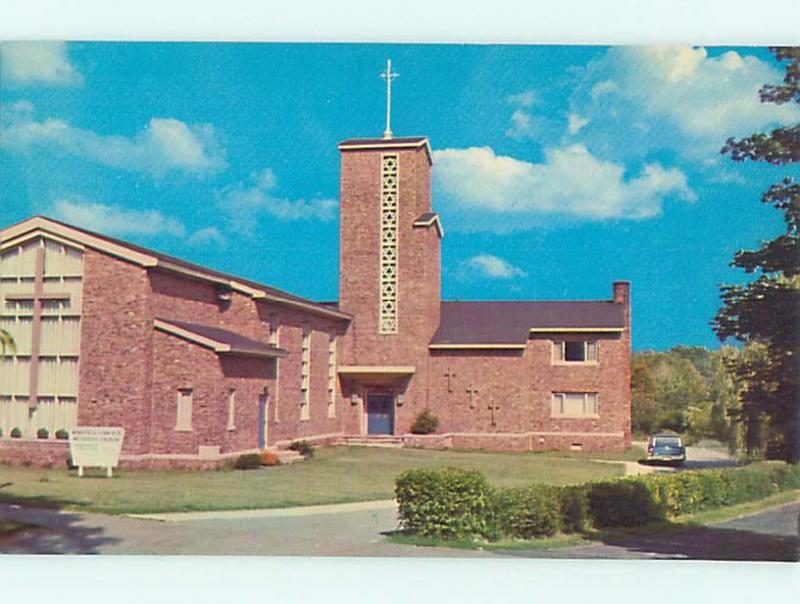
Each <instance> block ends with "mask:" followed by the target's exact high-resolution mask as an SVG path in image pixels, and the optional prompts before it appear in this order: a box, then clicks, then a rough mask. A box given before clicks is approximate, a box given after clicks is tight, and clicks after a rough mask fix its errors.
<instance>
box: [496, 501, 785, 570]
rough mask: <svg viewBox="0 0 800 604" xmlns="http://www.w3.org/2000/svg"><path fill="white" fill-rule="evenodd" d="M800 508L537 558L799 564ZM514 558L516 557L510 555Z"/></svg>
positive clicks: (620, 539) (616, 539)
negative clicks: (736, 561) (737, 561)
mask: <svg viewBox="0 0 800 604" xmlns="http://www.w3.org/2000/svg"><path fill="white" fill-rule="evenodd" d="M799 534H800V502H794V503H790V504H787V505H784V506H781V507H778V508H772V509H770V510H766V511H764V512H760V513H758V514H753V515H751V516H744V517H742V518H737V519H734V520H728V521H727V522H722V523H719V524H715V525H709V526H699V527H687V528H685V529H682V530H677V531H675V532H672V533H670V534H662V535H647V536H635V537H614V538H610V539H607V540H605V541H604V542H602V543H598V544H596V545H588V546H582V547H573V548H569V549H564V550H550V551H546V552H521V553H520V554H519V555H522V556H523V557H527V556H528V555H529V554H530V555H532V556H534V557H537V558H584V559H586V558H599V559H648V558H649V559H659V558H661V559H689V560H746V561H778V562H797V561H798V560H800V539H798V535H799ZM507 553H508V554H511V552H507Z"/></svg>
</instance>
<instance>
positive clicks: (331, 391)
mask: <svg viewBox="0 0 800 604" xmlns="http://www.w3.org/2000/svg"><path fill="white" fill-rule="evenodd" d="M328 417H336V336H335V335H333V334H331V335H330V340H328Z"/></svg>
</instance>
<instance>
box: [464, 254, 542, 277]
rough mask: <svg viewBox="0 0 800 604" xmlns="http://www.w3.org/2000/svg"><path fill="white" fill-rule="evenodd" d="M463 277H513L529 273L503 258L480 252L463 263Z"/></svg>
mask: <svg viewBox="0 0 800 604" xmlns="http://www.w3.org/2000/svg"><path fill="white" fill-rule="evenodd" d="M460 268H461V273H462V276H463V277H465V278H466V277H470V276H478V277H483V278H487V279H511V278H512V277H525V276H526V275H527V273H526V272H525V271H523V270H522V269H520V268H517V267H516V266H513V265H512V264H510V263H508V262H506V261H505V260H503V259H502V258H498V257H497V256H493V255H491V254H478V255H477V256H473V257H472V258H470V259H469V260H465V261H463V262H462V263H461V266H460Z"/></svg>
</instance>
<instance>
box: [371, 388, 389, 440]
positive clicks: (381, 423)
mask: <svg viewBox="0 0 800 604" xmlns="http://www.w3.org/2000/svg"><path fill="white" fill-rule="evenodd" d="M367 433H368V434H394V396H393V395H391V394H370V395H368V396H367Z"/></svg>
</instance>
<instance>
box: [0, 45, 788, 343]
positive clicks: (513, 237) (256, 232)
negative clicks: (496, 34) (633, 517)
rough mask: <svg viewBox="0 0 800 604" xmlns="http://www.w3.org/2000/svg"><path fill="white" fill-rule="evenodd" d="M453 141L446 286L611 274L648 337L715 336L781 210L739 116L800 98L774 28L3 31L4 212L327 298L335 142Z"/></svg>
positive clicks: (579, 295)
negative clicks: (147, 34)
mask: <svg viewBox="0 0 800 604" xmlns="http://www.w3.org/2000/svg"><path fill="white" fill-rule="evenodd" d="M387 57H391V58H392V61H393V64H394V66H395V69H396V71H398V72H399V73H400V77H399V78H398V79H397V80H395V82H394V87H393V105H392V107H393V111H392V127H393V130H394V133H395V135H396V136H407V135H419V134H423V135H427V136H428V137H430V141H431V144H432V147H433V149H434V153H435V167H434V198H433V203H434V209H435V210H437V211H439V212H440V214H441V215H442V219H443V223H444V226H445V230H446V237H445V239H444V241H443V248H442V250H443V254H442V255H443V292H444V296H445V297H446V298H448V299H456V298H459V299H585V298H589V299H592V298H608V297H609V296H610V290H611V281H612V280H615V279H629V280H631V282H632V288H633V304H634V308H633V313H634V347H635V348H636V349H644V348H655V349H665V348H668V347H670V346H674V345H677V344H690V345H703V346H710V347H715V346H717V345H718V342H717V341H716V339H715V337H714V334H713V332H712V331H711V329H710V327H709V325H708V322H709V321H710V319H711V318H712V317H713V316H714V314H715V312H716V309H717V307H718V305H719V298H718V284H719V283H721V282H738V281H742V280H743V278H744V277H743V275H742V274H741V273H740V272H738V271H735V270H733V269H730V268H728V266H727V265H728V263H729V262H730V260H731V258H732V256H733V254H734V252H735V251H736V250H738V249H741V248H748V247H755V246H756V245H757V244H758V241H759V240H760V239H766V238H771V237H773V236H775V235H776V234H778V233H780V232H781V230H782V228H783V226H782V221H781V217H780V215H779V214H778V212H775V211H774V210H771V209H769V208H767V207H764V206H762V204H761V203H759V198H760V195H761V192H762V191H763V190H764V189H765V188H766V187H767V186H768V185H769V184H770V183H771V182H774V181H776V180H777V179H778V178H780V177H782V176H783V175H784V174H785V169H778V168H771V167H764V166H759V165H741V164H734V163H733V162H731V161H730V160H729V159H728V158H727V157H724V156H721V155H720V154H719V148H720V147H721V146H722V145H723V144H724V142H725V139H726V138H727V137H728V136H745V135H748V134H751V133H752V132H755V131H763V130H766V129H769V128H772V127H775V126H777V125H779V124H786V123H796V122H797V121H800V109H798V107H797V106H796V105H795V106H783V107H775V106H770V105H762V104H760V103H759V101H758V97H757V90H758V88H759V86H760V85H761V84H763V83H765V82H768V81H776V80H778V79H779V78H781V77H782V72H783V70H782V68H781V67H780V66H779V65H777V64H776V63H775V62H774V60H773V59H772V57H771V55H770V54H769V53H768V52H767V51H766V50H764V49H754V48H663V47H659V48H635V47H615V48H608V47H597V46H595V47H581V46H491V45H490V46H464V45H377V44H376V45H361V44H352V45H348V44H305V45H304V44H293V45H289V44H193V43H183V44H150V43H138V44H137V43H70V44H60V43H48V44H32V43H14V44H10V43H8V44H3V46H2V51H1V52H0V62H1V64H0V118H1V121H0V177H1V178H2V186H1V187H0V225H7V224H10V223H13V222H16V221H19V220H22V219H24V218H26V217H28V216H30V215H32V214H37V213H38V214H45V215H49V216H52V217H55V218H60V219H63V220H66V221H68V222H72V223H75V224H80V225H82V226H85V227H87V228H91V229H95V230H98V231H100V232H103V233H106V234H109V235H114V236H118V237H120V238H123V239H127V240H130V241H133V242H136V243H139V244H142V245H145V246H149V247H153V248H155V249H158V250H161V251H164V252H167V253H171V254H175V255H178V256H181V257H184V258H186V259H189V260H192V261H195V262H198V263H201V264H205V265H208V266H211V267H214V268H217V269H220V270H225V271H229V272H232V273H235V274H239V275H242V276H246V277H249V278H253V279H256V280H260V281H263V282H266V283H269V284H271V285H274V286H276V287H280V288H284V289H286V290H288V291H291V292H294V293H297V294H300V295H304V296H308V297H310V298H313V299H323V300H330V299H335V298H336V296H337V280H338V275H337V270H338V267H337V262H338V247H337V246H338V241H337V235H338V217H337V205H338V202H337V197H338V179H339V174H338V171H339V158H338V152H337V150H336V144H337V143H338V142H340V141H341V140H344V139H345V138H349V137H353V136H380V135H381V133H382V131H383V127H384V122H383V120H384V111H385V105H384V103H385V96H384V95H385V87H384V85H383V82H382V80H380V79H379V78H378V73H379V72H380V71H381V69H382V68H383V66H384V64H385V60H386V58H387Z"/></svg>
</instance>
